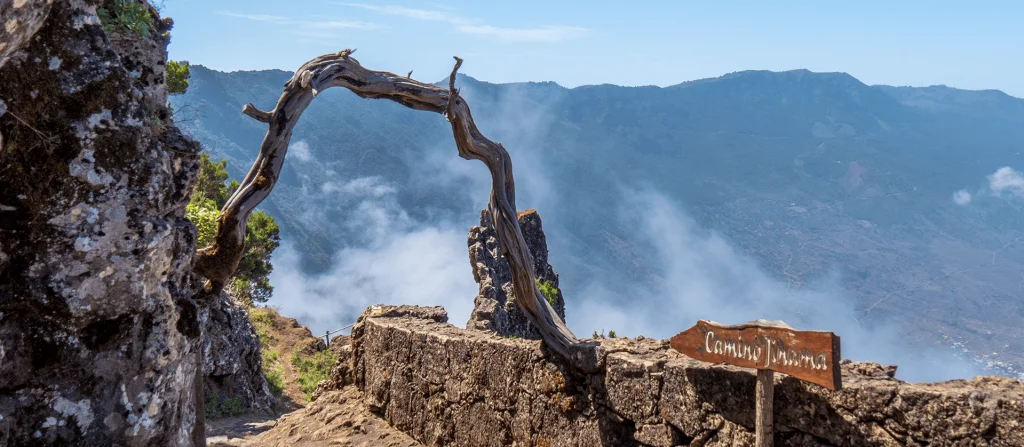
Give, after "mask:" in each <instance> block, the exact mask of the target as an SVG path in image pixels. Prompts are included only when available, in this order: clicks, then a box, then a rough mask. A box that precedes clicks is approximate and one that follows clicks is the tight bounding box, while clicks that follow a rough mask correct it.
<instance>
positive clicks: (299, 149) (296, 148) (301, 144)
mask: <svg viewBox="0 0 1024 447" xmlns="http://www.w3.org/2000/svg"><path fill="white" fill-rule="evenodd" d="M288 157H292V158H295V159H298V160H299V161H309V160H310V159H311V158H312V155H310V153H309V144H308V143H306V140H301V141H296V142H294V143H292V144H291V146H289V147H288Z"/></svg>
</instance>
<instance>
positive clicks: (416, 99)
mask: <svg viewBox="0 0 1024 447" xmlns="http://www.w3.org/2000/svg"><path fill="white" fill-rule="evenodd" d="M352 51H353V50H344V51H341V52H338V53H334V54H326V55H323V56H320V57H318V58H316V59H313V60H311V61H309V62H306V63H305V64H303V65H302V67H300V68H299V70H298V71H296V72H295V75H294V76H292V78H291V79H290V80H288V81H287V82H285V84H284V91H283V92H282V93H281V97H280V98H279V99H278V100H277V105H276V106H275V107H274V110H271V111H269V112H265V111H262V110H259V109H257V108H256V107H255V106H253V105H252V104H247V105H246V106H245V107H243V108H242V113H244V114H246V115H248V116H250V117H252V118H253V119H256V120H257V121H260V122H263V123H267V124H268V129H267V135H266V136H265V137H264V138H263V143H262V145H261V146H260V153H259V155H258V156H257V157H256V161H255V162H254V163H253V165H252V168H250V169H249V173H248V174H246V176H245V179H244V180H243V181H242V183H241V185H240V186H239V188H238V189H237V190H235V192H234V194H232V195H231V198H230V199H228V202H227V203H226V204H225V205H224V208H222V209H221V211H220V217H219V218H218V226H217V236H216V238H215V239H214V242H213V243H212V244H211V245H210V246H209V247H206V248H203V249H201V250H199V254H198V257H197V260H196V264H195V271H196V272H197V273H199V274H200V275H203V276H204V277H206V278H207V279H208V282H207V284H206V289H207V291H210V292H214V291H219V290H220V289H221V288H223V287H224V284H225V283H226V282H227V280H228V278H229V277H230V276H231V275H232V274H233V273H234V271H235V269H236V268H237V267H238V263H239V261H241V259H242V254H243V245H244V241H245V222H246V220H247V219H248V217H249V213H251V212H252V211H253V209H254V208H256V206H257V205H259V204H260V202H262V201H263V199H265V198H266V197H267V196H268V195H269V194H270V191H271V190H272V189H273V188H274V184H275V183H276V182H277V179H278V175H279V174H280V173H281V167H282V166H283V164H284V158H285V153H286V152H287V150H288V144H289V141H290V140H291V136H292V129H294V127H295V124H296V123H297V122H298V120H299V116H300V115H302V112H303V111H304V110H305V109H306V107H307V106H309V104H310V102H312V101H313V98H315V97H316V95H317V94H318V93H319V92H321V91H323V90H325V89H327V88H330V87H344V88H347V89H349V90H351V91H352V92H353V93H355V94H356V95H358V96H360V97H362V98H384V99H390V100H392V101H395V102H397V103H399V104H402V105H404V106H406V107H409V108H411V109H415V110H424V111H429V112H435V113H440V114H443V115H444V116H445V118H447V120H448V122H449V123H451V126H452V133H453V134H454V137H455V146H456V147H457V148H458V151H459V156H460V157H462V158H464V159H466V160H480V161H482V162H483V163H484V164H485V165H487V169H489V170H490V172H491V196H490V201H489V204H488V208H489V209H490V212H491V216H493V218H494V228H495V230H496V232H497V234H498V240H499V242H500V244H501V247H502V254H503V256H504V257H505V259H506V261H508V264H509V267H510V269H511V270H512V286H513V289H514V290H515V293H516V297H517V298H518V297H522V298H519V299H516V305H518V306H519V308H520V309H521V310H522V311H523V313H524V314H525V315H526V316H527V318H529V319H530V322H531V323H533V325H534V326H536V327H537V328H538V329H539V330H540V332H541V335H542V336H543V338H544V342H545V343H546V344H547V345H548V346H549V347H550V348H551V349H553V350H554V351H555V352H557V353H559V354H560V355H562V356H563V357H566V358H568V357H569V355H570V354H569V350H570V347H571V346H573V345H575V344H576V343H578V341H577V340H576V337H575V336H574V335H573V334H572V332H570V331H569V329H568V328H567V327H566V326H565V323H564V322H563V321H562V320H561V318H559V317H558V315H557V314H556V313H555V312H554V310H553V309H552V308H551V306H550V305H549V304H548V302H547V300H545V299H544V297H543V296H542V295H541V293H540V290H538V289H537V286H536V283H535V278H534V272H533V259H532V255H531V254H530V250H529V249H528V248H527V246H526V241H525V240H524V239H523V234H522V232H521V231H520V229H519V221H518V220H517V219H516V200H515V182H514V181H513V178H512V159H511V158H510V157H509V155H508V152H507V151H506V150H505V148H504V147H503V146H502V145H501V144H499V143H495V142H493V141H491V140H489V139H487V138H486V137H484V136H483V134H481V133H480V130H479V129H477V127H476V124H475V123H474V122H473V116H472V115H471V114H470V111H469V105H468V104H466V101H465V100H464V99H463V98H462V97H461V96H459V91H458V90H457V89H456V88H455V75H456V72H458V70H459V67H460V66H461V65H462V59H459V58H458V57H456V58H455V60H456V63H455V67H454V68H453V69H452V72H451V76H450V77H449V78H448V89H444V88H441V87H437V86H434V85H430V84H426V83H423V82H418V81H415V80H413V79H411V78H410V77H409V76H399V75H396V74H394V73H388V72H383V71H373V70H368V69H366V68H363V67H362V66H361V65H359V61H357V60H355V59H353V58H352V57H351V54H352ZM410 74H411V73H410ZM521 291H528V292H527V293H523V292H521Z"/></svg>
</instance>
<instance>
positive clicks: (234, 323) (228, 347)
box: [202, 292, 273, 411]
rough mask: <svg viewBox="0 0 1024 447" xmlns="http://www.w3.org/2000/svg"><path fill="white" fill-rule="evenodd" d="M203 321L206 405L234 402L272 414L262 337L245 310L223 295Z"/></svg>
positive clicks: (248, 408)
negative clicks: (262, 350)
mask: <svg viewBox="0 0 1024 447" xmlns="http://www.w3.org/2000/svg"><path fill="white" fill-rule="evenodd" d="M202 319H203V328H204V336H203V368H202V373H203V385H204V395H205V397H206V398H205V403H206V405H207V406H210V405H223V403H224V402H225V400H227V399H231V400H233V401H234V402H236V403H237V404H238V405H240V406H241V407H242V408H245V409H247V410H262V411H272V408H273V396H271V394H270V387H269V386H268V385H267V380H266V378H265V377H264V376H263V366H262V365H263V360H262V358H261V357H260V341H259V337H258V336H257V334H256V328H254V327H253V325H252V323H250V322H249V317H248V315H247V314H246V311H245V309H243V308H242V306H240V305H239V304H238V303H236V302H235V300H234V299H232V298H231V296H230V295H228V294H227V292H221V294H220V295H219V296H218V297H217V300H216V301H214V302H213V303H212V304H211V306H210V308H209V310H208V311H206V312H204V313H203V315H202Z"/></svg>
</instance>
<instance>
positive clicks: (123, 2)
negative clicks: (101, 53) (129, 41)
mask: <svg viewBox="0 0 1024 447" xmlns="http://www.w3.org/2000/svg"><path fill="white" fill-rule="evenodd" d="M107 5H108V6H104V7H101V8H99V9H97V10H96V15H98V16H99V18H100V25H101V26H103V31H104V32H106V33H107V34H108V35H110V34H114V33H116V32H122V33H125V34H129V35H135V36H138V37H149V33H150V32H152V31H153V28H154V27H153V16H152V15H151V14H150V13H149V11H147V10H146V7H145V5H143V4H142V3H139V2H137V1H135V0H114V1H112V2H108V3H107Z"/></svg>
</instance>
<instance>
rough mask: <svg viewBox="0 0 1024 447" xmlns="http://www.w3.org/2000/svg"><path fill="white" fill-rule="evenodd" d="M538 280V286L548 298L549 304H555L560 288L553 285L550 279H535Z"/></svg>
mask: <svg viewBox="0 0 1024 447" xmlns="http://www.w3.org/2000/svg"><path fill="white" fill-rule="evenodd" d="M534 281H536V282H537V288H538V289H540V294H541V295H544V299H546V300H548V304H550V305H551V306H554V305H555V301H556V300H557V299H558V288H557V287H555V286H553V285H552V284H551V283H550V282H548V281H542V280H541V279H539V278H538V279H535V280H534Z"/></svg>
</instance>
